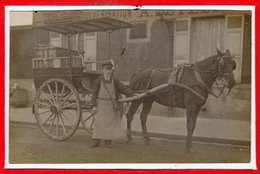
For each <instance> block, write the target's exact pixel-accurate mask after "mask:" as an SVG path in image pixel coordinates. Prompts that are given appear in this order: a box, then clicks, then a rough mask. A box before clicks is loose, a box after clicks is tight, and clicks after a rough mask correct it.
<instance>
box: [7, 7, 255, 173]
mask: <svg viewBox="0 0 260 174" xmlns="http://www.w3.org/2000/svg"><path fill="white" fill-rule="evenodd" d="M137 8H138V9H139V10H234V11H236V10H237V11H238V10H239V11H244V10H248V11H251V12H252V18H251V20H252V30H251V40H252V42H251V44H252V48H251V51H252V57H251V59H252V61H251V62H252V63H251V79H252V82H251V147H250V148H251V149H250V150H251V157H250V162H249V163H189V164H187V163H185V164H182V163H178V164H177V163H176V164H175V163H155V164H154V163H153V164H151V163H130V164H129V163H118V164H115V163H111V164H103V163H97V164H10V163H9V77H10V76H9V75H10V74H9V73H10V72H9V69H10V52H9V51H10V50H9V49H10V45H9V43H10V12H11V11H16V12H19V11H20V12H25V11H40V10H42V11H53V10H111V9H114V10H115V9H116V10H134V9H137ZM255 124H256V123H255V6H206V5H204V6H6V7H5V168H9V169H10V168H12V169H36V168H37V169H39V168H42V169H47V168H48V169H256V137H255ZM201 153H203V152H201Z"/></svg>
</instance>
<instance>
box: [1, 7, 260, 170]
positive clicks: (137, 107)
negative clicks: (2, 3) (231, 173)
mask: <svg viewBox="0 0 260 174" xmlns="http://www.w3.org/2000/svg"><path fill="white" fill-rule="evenodd" d="M5 13H6V24H7V25H6V28H5V29H6V33H8V34H7V35H6V45H7V46H8V47H7V49H6V50H8V54H7V55H8V56H6V57H5V61H6V68H7V70H6V75H5V80H6V82H7V88H8V89H6V90H7V94H5V95H6V101H5V102H6V115H5V128H6V132H5V133H6V137H5V142H6V143H5V148H6V154H5V166H6V167H7V168H98V169H101V168H122V169H124V168H128V169H135V168H139V169H140V168H146V169H149V168H150V169H157V168H158V169H163V168H169V169H182V168H185V169H187V168H188V169H210V168H212V169H214V168H221V169H255V168H256V159H255V111H254V109H255V108H254V107H255V103H254V102H255V96H254V91H255V89H254V88H255V86H254V76H255V75H254V61H255V60H254V59H255V58H254V7H253V6H223V7H221V6H218V7H217V6H216V7H214V6H211V7H206V6H189V7H185V6H182V8H176V7H174V6H172V7H171V6H161V7H157V8H155V7H149V6H146V8H143V7H142V6H136V7H135V6H126V7H124V8H123V7H118V6H109V7H107V6H103V7H102V6H100V7H98V6H96V7H93V6H91V7H88V6H78V7H70V6H68V7H66V6H65V7H62V6H53V7H51V6H49V7H46V6H45V7H40V6H39V7H38V6H35V7H21V6H20V7H17V6H16V7H12V6H9V7H8V8H7V9H6V11H5Z"/></svg>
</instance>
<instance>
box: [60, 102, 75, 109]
mask: <svg viewBox="0 0 260 174" xmlns="http://www.w3.org/2000/svg"><path fill="white" fill-rule="evenodd" d="M72 106H77V103H72V104H68V105H65V106H62V107H61V109H66V108H69V107H72Z"/></svg>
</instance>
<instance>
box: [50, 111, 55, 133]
mask: <svg viewBox="0 0 260 174" xmlns="http://www.w3.org/2000/svg"><path fill="white" fill-rule="evenodd" d="M55 120H56V115H55V116H54V118H53V120H52V122H51V126H50V129H49V134H50V133H51V130H52V126H53V123H54V121H55Z"/></svg>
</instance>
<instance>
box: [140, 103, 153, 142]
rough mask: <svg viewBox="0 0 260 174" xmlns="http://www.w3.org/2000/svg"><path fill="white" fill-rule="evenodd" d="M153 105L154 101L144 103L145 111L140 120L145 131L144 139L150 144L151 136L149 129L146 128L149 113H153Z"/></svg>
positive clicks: (143, 110)
mask: <svg viewBox="0 0 260 174" xmlns="http://www.w3.org/2000/svg"><path fill="white" fill-rule="evenodd" d="M152 104H153V100H149V99H148V100H146V101H144V102H143V109H142V112H141V115H140V120H141V125H142V131H143V137H144V139H145V143H146V144H149V141H150V136H149V134H148V132H147V127H146V120H147V116H148V114H149V112H150V111H151V108H152Z"/></svg>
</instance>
